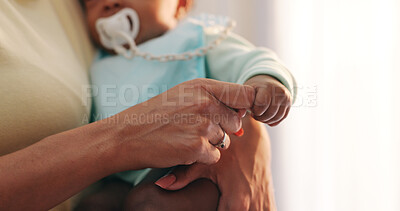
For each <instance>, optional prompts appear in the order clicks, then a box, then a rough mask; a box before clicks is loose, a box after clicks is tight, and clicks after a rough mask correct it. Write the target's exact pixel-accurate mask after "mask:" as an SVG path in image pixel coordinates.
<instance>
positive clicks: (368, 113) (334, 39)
mask: <svg viewBox="0 0 400 211" xmlns="http://www.w3.org/2000/svg"><path fill="white" fill-rule="evenodd" d="M196 4H197V5H196V10H195V13H198V12H211V13H216V14H224V15H229V16H231V17H233V18H234V19H236V20H237V22H238V28H237V30H236V32H237V33H239V34H241V35H243V36H244V37H246V38H247V39H249V40H250V41H252V42H253V43H255V44H257V45H263V46H268V47H270V48H272V49H274V50H275V51H276V52H277V53H278V54H279V55H280V57H281V58H282V60H283V61H284V62H285V63H286V65H287V66H288V67H289V68H290V69H291V71H292V73H293V74H294V75H295V77H296V79H297V81H298V85H299V96H298V100H297V102H296V104H295V106H294V108H293V109H292V112H291V114H290V116H289V117H288V119H287V120H286V121H285V122H284V123H283V124H282V125H281V126H279V127H277V128H273V129H269V131H270V133H271V136H272V145H273V174H274V182H275V188H276V198H277V203H278V208H279V210H281V211H303V210H304V211H331V210H332V211H339V210H340V211H347V210H348V211H365V210H371V211H372V210H374V211H375V210H379V211H392V210H393V211H398V210H400V153H399V150H400V111H399V109H400V83H399V80H400V1H399V0H246V1H244V0H218V1H215V0H198V1H196Z"/></svg>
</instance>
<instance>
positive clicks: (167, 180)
mask: <svg viewBox="0 0 400 211" xmlns="http://www.w3.org/2000/svg"><path fill="white" fill-rule="evenodd" d="M175 181H176V177H175V175H173V174H168V175H165V176H164V177H162V178H161V179H159V180H158V181H157V182H155V184H156V185H158V186H160V187H161V188H168V187H169V186H171V185H172V184H174V182H175Z"/></svg>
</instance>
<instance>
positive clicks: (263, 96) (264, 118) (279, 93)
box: [245, 75, 292, 127]
mask: <svg viewBox="0 0 400 211" xmlns="http://www.w3.org/2000/svg"><path fill="white" fill-rule="evenodd" d="M245 85H249V86H252V87H254V89H255V91H256V96H255V101H254V106H253V107H252V108H251V111H252V116H253V117H254V118H255V119H256V120H258V121H260V122H263V123H266V124H268V125H269V126H271V127H273V126H277V125H278V124H279V123H281V122H282V121H283V120H284V119H285V118H286V117H287V116H288V114H289V111H290V107H291V105H292V96H291V94H290V92H289V90H288V89H287V88H286V87H285V86H284V85H283V84H282V83H281V82H279V81H278V80H276V79H275V78H273V77H271V76H268V75H257V76H254V77H252V78H250V79H249V80H248V81H246V83H245Z"/></svg>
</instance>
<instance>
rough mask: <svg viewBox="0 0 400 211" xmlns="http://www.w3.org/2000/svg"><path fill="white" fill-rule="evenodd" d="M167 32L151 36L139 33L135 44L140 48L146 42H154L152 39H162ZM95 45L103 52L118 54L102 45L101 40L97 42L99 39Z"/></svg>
mask: <svg viewBox="0 0 400 211" xmlns="http://www.w3.org/2000/svg"><path fill="white" fill-rule="evenodd" d="M167 31H168V30H165V31H160V32H159V33H152V34H150V33H149V34H147V35H144V34H141V33H140V32H139V34H138V36H137V38H136V39H135V43H136V45H137V46H138V45H140V44H143V43H145V42H147V41H150V40H152V39H155V38H158V37H161V36H162V35H164V34H165V33H166V32H167ZM95 44H96V46H98V47H100V48H101V49H102V50H104V51H106V52H108V53H109V54H112V55H116V54H117V53H116V52H115V51H114V50H113V49H108V48H106V47H104V46H103V44H101V42H100V41H99V40H97V39H95ZM124 48H125V49H129V45H128V44H125V45H124Z"/></svg>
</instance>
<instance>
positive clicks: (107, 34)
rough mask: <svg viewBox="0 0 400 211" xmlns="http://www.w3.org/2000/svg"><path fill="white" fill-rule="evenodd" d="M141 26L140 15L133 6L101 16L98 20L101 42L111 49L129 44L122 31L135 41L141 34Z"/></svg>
mask: <svg viewBox="0 0 400 211" xmlns="http://www.w3.org/2000/svg"><path fill="white" fill-rule="evenodd" d="M139 27H140V20H139V16H138V14H137V13H136V11H135V10H133V9H131V8H125V9H122V10H121V11H119V12H117V13H116V14H114V15H112V16H110V17H107V18H100V19H98V20H97V22H96V30H97V33H98V34H99V36H100V42H101V44H102V45H103V46H104V47H105V48H107V49H110V50H113V49H115V48H117V47H119V46H123V45H125V44H128V43H127V41H126V40H125V39H123V38H122V37H121V36H120V35H119V34H120V33H124V34H126V35H128V36H129V37H131V38H132V39H133V41H134V40H135V39H136V37H137V35H138V34H139ZM115 45H117V46H115Z"/></svg>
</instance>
